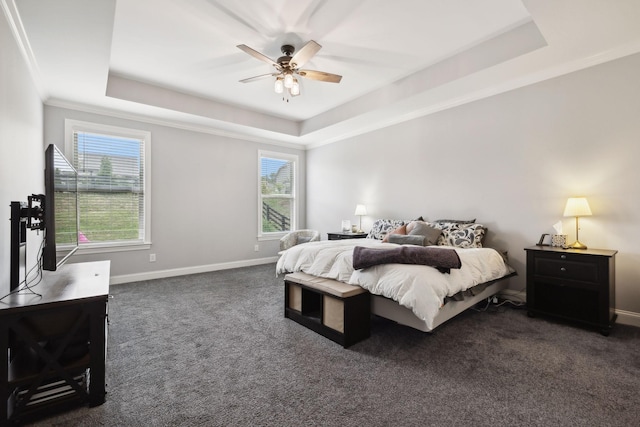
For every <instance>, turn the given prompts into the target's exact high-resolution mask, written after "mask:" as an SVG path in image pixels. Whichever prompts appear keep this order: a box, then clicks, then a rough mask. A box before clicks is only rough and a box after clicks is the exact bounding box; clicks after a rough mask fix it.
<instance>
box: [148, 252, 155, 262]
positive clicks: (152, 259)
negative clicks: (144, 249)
mask: <svg viewBox="0 0 640 427" xmlns="http://www.w3.org/2000/svg"><path fill="white" fill-rule="evenodd" d="M149 262H156V254H149Z"/></svg>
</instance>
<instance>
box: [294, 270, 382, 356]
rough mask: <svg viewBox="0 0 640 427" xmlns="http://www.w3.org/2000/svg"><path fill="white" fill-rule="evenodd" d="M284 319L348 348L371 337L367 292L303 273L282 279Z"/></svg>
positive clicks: (369, 305)
mask: <svg viewBox="0 0 640 427" xmlns="http://www.w3.org/2000/svg"><path fill="white" fill-rule="evenodd" d="M284 317H286V318H289V319H291V320H293V321H295V322H297V323H299V324H301V325H303V326H306V327H307V328H309V329H311V330H313V331H315V332H317V333H319V334H320V335H322V336H324V337H326V338H329V339H330V340H332V341H334V342H336V343H338V344H340V345H342V346H343V347H344V348H347V347H349V346H350V345H352V344H355V343H357V342H359V341H362V340H364V339H366V338H369V336H370V324H371V302H370V295H369V292H368V291H366V290H365V289H363V288H361V287H359V286H353V285H349V284H346V283H342V282H338V281H335V280H331V279H323V278H321V277H315V276H311V275H308V274H305V273H291V274H287V275H286V276H285V278H284Z"/></svg>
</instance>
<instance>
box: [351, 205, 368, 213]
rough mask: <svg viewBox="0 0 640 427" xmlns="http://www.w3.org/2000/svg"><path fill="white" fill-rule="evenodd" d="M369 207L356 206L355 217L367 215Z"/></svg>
mask: <svg viewBox="0 0 640 427" xmlns="http://www.w3.org/2000/svg"><path fill="white" fill-rule="evenodd" d="M366 214H367V207H366V206H365V205H356V212H355V213H354V215H366Z"/></svg>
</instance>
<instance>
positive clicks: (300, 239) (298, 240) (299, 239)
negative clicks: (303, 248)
mask: <svg viewBox="0 0 640 427" xmlns="http://www.w3.org/2000/svg"><path fill="white" fill-rule="evenodd" d="M312 238H313V237H311V236H309V237H304V236H298V239H297V243H298V244H300V243H307V242H310V241H311V239H312Z"/></svg>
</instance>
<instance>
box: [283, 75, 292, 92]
mask: <svg viewBox="0 0 640 427" xmlns="http://www.w3.org/2000/svg"><path fill="white" fill-rule="evenodd" d="M291 86H293V75H291V74H288V73H287V74H285V75H284V87H286V88H287V89H290V88H291Z"/></svg>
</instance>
